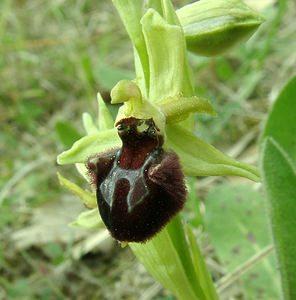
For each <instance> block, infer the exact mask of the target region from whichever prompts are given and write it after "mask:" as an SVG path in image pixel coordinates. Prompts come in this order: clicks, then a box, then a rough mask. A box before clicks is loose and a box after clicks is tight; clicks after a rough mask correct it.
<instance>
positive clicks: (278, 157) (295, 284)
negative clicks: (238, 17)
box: [262, 81, 296, 300]
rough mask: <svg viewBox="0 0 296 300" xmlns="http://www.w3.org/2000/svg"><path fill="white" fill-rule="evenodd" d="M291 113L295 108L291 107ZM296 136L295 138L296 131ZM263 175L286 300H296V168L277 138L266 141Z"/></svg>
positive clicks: (263, 156) (263, 155)
mask: <svg viewBox="0 0 296 300" xmlns="http://www.w3.org/2000/svg"><path fill="white" fill-rule="evenodd" d="M294 82H295V81H294ZM290 110H293V109H291V107H290ZM284 120H285V119H284ZM294 121H295V120H294ZM293 134H294V135H295V132H294V133H293ZM262 174H263V182H264V184H265V190H266V195H267V200H268V210H269V217H270V221H271V229H272V234H273V239H274V245H275V250H276V255H277V260H278V263H279V270H280V274H281V280H282V289H283V295H284V299H285V300H294V299H296V243H295V236H296V169H295V166H293V163H292V161H291V160H290V158H289V157H288V155H287V153H285V151H284V149H283V148H282V147H281V146H280V144H279V143H277V142H276V141H275V140H273V138H266V140H265V142H264V146H263V154H262Z"/></svg>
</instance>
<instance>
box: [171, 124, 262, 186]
mask: <svg viewBox="0 0 296 300" xmlns="http://www.w3.org/2000/svg"><path fill="white" fill-rule="evenodd" d="M166 133H167V140H166V146H167V148H168V149H172V150H174V151H175V152H176V153H177V154H178V155H179V158H180V161H181V164H182V167H183V169H184V172H185V174H186V175H188V176H230V175H235V176H242V177H246V178H249V179H251V180H254V181H259V173H258V170H257V168H256V167H254V166H251V165H248V164H245V163H242V162H238V161H236V160H234V159H233V158H231V157H229V156H227V155H225V154H223V153H222V152H220V151H219V150H217V149H216V148H214V147H213V146H211V145H210V144H207V143H206V142H204V141H202V140H201V139H199V138H198V137H196V136H195V135H193V134H192V133H190V132H189V131H188V130H185V129H183V128H182V127H181V126H178V125H168V126H167V131H166Z"/></svg>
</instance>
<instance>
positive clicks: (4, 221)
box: [0, 0, 296, 300]
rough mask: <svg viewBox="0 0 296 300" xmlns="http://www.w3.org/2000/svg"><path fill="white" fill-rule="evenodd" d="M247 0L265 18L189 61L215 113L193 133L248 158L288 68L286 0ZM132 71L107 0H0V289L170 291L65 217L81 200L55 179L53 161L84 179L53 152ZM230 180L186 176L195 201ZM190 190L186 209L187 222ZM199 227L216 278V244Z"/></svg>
mask: <svg viewBox="0 0 296 300" xmlns="http://www.w3.org/2000/svg"><path fill="white" fill-rule="evenodd" d="M246 2H247V3H249V4H250V6H252V7H253V8H254V9H256V10H259V11H260V12H261V13H262V14H263V16H264V17H265V18H266V22H265V23H264V24H263V25H262V26H261V27H260V29H259V31H258V32H257V33H256V34H255V35H254V36H253V37H252V38H251V39H250V40H249V41H248V42H247V43H245V44H244V45H242V46H240V47H238V48H236V49H234V50H232V51H230V52H229V53H228V54H227V55H224V56H223V57H218V58H201V57H195V56H193V55H190V62H191V65H192V67H193V70H194V81H195V82H196V91H197V93H198V94H199V95H203V96H206V97H208V98H210V99H211V101H212V102H213V104H214V106H215V108H216V110H217V112H218V117H217V118H215V119H211V118H209V117H205V116H198V117H197V121H198V122H197V124H196V127H195V129H196V133H197V134H198V135H199V136H201V137H202V138H203V139H205V140H207V141H209V142H211V143H213V144H214V145H215V146H217V147H218V148H219V149H221V150H223V151H225V152H226V153H228V154H230V155H232V156H235V157H237V158H239V159H242V160H244V161H246V162H250V163H254V164H256V163H257V161H258V145H257V138H258V136H259V134H260V130H261V128H262V125H263V122H264V119H265V117H266V115H267V112H268V109H269V108H270V106H271V105H272V102H273V100H274V99H275V97H276V96H277V94H278V92H279V90H280V89H281V88H282V86H283V85H284V84H285V82H286V81H287V80H288V78H289V77H291V76H292V75H293V74H295V70H296V32H295V28H296V3H295V2H294V1H273V0H262V1H252V0H249V1H246ZM174 3H175V4H176V7H180V6H181V5H184V4H186V3H188V1H182V0H179V1H175V2H174ZM133 76H134V71H133V56H132V48H131V44H130V43H129V40H128V37H127V35H126V33H125V31H124V28H123V26H122V24H121V23H120V20H119V17H118V15H117V13H116V11H115V9H114V8H113V6H112V3H111V1H108V0H100V1H92V0H75V1H74V0H51V1H44V0H27V1H26V0H1V1H0V125H1V127H0V128H1V130H0V165H1V168H0V299H108V300H109V299H110V300H111V299H115V300H117V299H141V300H145V299H146V300H148V299H159V300H160V299H167V300H168V299H174V297H173V296H171V295H170V294H169V292H168V291H165V290H163V289H162V288H161V286H160V285H159V284H158V283H156V282H155V281H154V280H153V279H152V278H151V277H150V276H149V275H148V274H147V273H146V272H145V270H144V268H143V267H142V266H141V265H139V264H138V262H137V261H136V260H135V258H134V257H133V255H132V253H131V252H130V251H129V249H128V248H125V249H121V248H120V247H119V245H117V244H116V243H114V242H113V241H112V240H111V239H110V238H109V236H108V235H107V234H106V232H105V231H98V232H96V231H91V232H90V231H87V230H82V229H76V228H72V227H69V226H68V225H67V224H68V223H70V222H71V221H72V220H73V219H75V218H76V216H77V215H78V213H79V212H81V211H83V210H84V207H83V205H82V204H81V203H80V202H79V201H78V200H77V198H76V197H75V196H73V195H71V194H69V193H68V192H67V191H65V190H63V188H61V187H60V185H59V183H58V181H57V177H56V172H57V170H59V171H61V172H62V174H63V175H64V176H66V177H68V178H71V180H72V181H74V182H75V183H77V184H79V185H81V186H83V187H85V188H88V185H87V183H85V182H84V181H83V180H82V179H81V177H80V176H79V175H78V173H77V172H76V170H75V168H74V167H73V166H70V167H62V168H61V167H58V166H57V165H56V155H57V154H58V153H60V152H61V151H63V150H64V149H66V148H68V147H69V146H70V145H71V144H72V142H73V141H75V140H76V139H77V138H79V136H81V135H82V134H83V129H82V122H81V114H82V112H84V111H86V112H89V113H90V114H92V115H93V116H95V114H96V109H97V108H96V101H95V99H96V93H97V92H98V91H100V92H101V93H102V95H103V97H104V98H105V99H106V100H108V99H109V93H110V89H111V88H112V87H113V85H114V84H115V83H116V82H117V81H118V80H120V79H128V78H132V77H133ZM238 182H239V183H245V181H244V180H242V179H237V178H203V179H202V178H201V179H199V180H198V181H197V182H195V181H194V182H192V184H191V186H192V188H193V189H195V188H197V197H196V198H198V199H199V200H200V201H201V203H202V204H203V203H204V202H205V203H206V201H205V199H207V198H212V197H214V198H215V193H214V192H213V189H214V190H215V189H217V188H221V185H222V184H233V183H234V184H237V183H238ZM246 182H247V181H246ZM247 184H248V185H249V186H254V184H253V183H251V182H247ZM209 191H212V192H211V194H210V195H209V194H208V193H209ZM218 194H220V195H222V194H223V193H216V195H218ZM217 197H218V196H217ZM225 197H227V193H226V196H225ZM195 200H196V201H195V202H194V200H193V201H191V202H190V203H189V204H188V208H187V210H185V212H184V215H185V217H186V218H187V219H188V220H189V221H190V222H191V223H192V224H193V225H194V219H195V216H194V214H193V213H192V211H193V210H194V205H196V203H197V201H198V200H197V199H195ZM202 207H203V208H204V205H202ZM205 207H206V205H205ZM192 214H193V216H192ZM197 231H198V230H197ZM199 235H200V238H201V239H202V245H203V248H204V252H205V254H206V257H207V262H208V263H209V266H210V269H211V270H212V272H213V274H214V276H216V278H220V277H221V276H222V275H223V274H224V272H225V269H223V266H222V263H223V262H221V261H219V260H218V259H217V257H216V255H215V246H217V245H215V243H212V244H211V243H209V241H208V238H207V235H206V234H205V233H202V234H199ZM216 244H217V243H216ZM218 247H219V245H218ZM231 295H232V296H231V297H233V298H229V299H246V298H243V297H242V294H241V293H240V291H239V290H238V291H237V290H236V291H234V292H233V294H231ZM226 299H228V298H226ZM257 299H259V298H257ZM262 299H263V298H262ZM265 299H268V298H265ZM270 299H271V298H270Z"/></svg>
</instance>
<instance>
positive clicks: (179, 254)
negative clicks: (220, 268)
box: [129, 217, 207, 300]
mask: <svg viewBox="0 0 296 300" xmlns="http://www.w3.org/2000/svg"><path fill="white" fill-rule="evenodd" d="M179 233H181V235H178V234H179ZM129 245H130V247H131V249H132V250H133V252H134V253H135V255H136V256H137V258H138V259H139V260H140V261H141V262H142V264H143V265H144V266H145V267H146V268H147V270H148V271H149V273H150V274H151V275H152V276H153V277H154V278H156V279H157V280H158V281H159V282H160V283H161V284H162V285H163V286H164V287H166V288H167V289H169V290H170V291H172V292H173V293H174V295H175V296H176V297H177V298H178V299H181V300H206V299H207V298H206V297H205V295H204V293H203V291H202V289H201V286H200V284H199V281H198V280H197V277H196V275H195V270H194V267H193V265H192V262H191V257H190V253H189V252H188V251H189V250H188V246H187V244H186V240H185V236H184V231H183V228H182V224H181V221H180V219H179V217H176V218H175V219H173V220H172V221H171V222H170V223H169V224H168V225H167V226H166V227H165V228H164V229H163V230H162V231H161V232H160V233H159V234H157V235H156V236H155V237H154V238H153V239H152V240H150V241H148V242H146V243H145V244H139V243H129Z"/></svg>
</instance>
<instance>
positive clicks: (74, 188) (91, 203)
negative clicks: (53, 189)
mask: <svg viewBox="0 0 296 300" xmlns="http://www.w3.org/2000/svg"><path fill="white" fill-rule="evenodd" d="M57 176H58V179H59V182H60V185H61V186H63V187H65V188H66V189H67V190H69V191H70V192H71V193H73V194H75V195H76V196H78V197H79V198H80V200H81V201H82V202H83V203H84V204H85V205H86V206H88V207H91V208H93V207H97V200H96V196H95V194H93V193H91V192H89V191H86V190H83V189H82V188H80V187H79V186H78V185H76V184H75V183H73V182H71V181H70V180H68V179H66V178H65V177H63V176H62V175H61V174H60V173H59V172H57Z"/></svg>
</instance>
